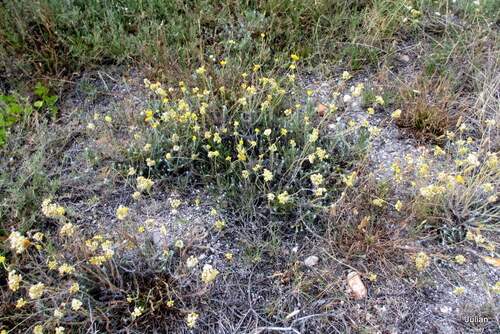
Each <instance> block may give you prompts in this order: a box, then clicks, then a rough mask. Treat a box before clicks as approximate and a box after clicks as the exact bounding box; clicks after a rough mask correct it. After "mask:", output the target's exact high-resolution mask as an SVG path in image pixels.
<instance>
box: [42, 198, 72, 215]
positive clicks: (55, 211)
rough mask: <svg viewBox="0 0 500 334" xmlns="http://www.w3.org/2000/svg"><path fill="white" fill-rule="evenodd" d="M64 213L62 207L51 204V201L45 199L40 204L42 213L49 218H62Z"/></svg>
mask: <svg viewBox="0 0 500 334" xmlns="http://www.w3.org/2000/svg"><path fill="white" fill-rule="evenodd" d="M65 212H66V211H65V210H64V208H63V207H62V206H59V205H57V204H56V203H52V200H51V199H49V198H47V199H44V200H43V202H42V213H43V214H44V215H45V216H47V217H49V218H57V217H60V216H63V215H64V213H65Z"/></svg>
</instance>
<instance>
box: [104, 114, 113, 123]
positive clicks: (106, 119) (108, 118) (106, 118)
mask: <svg viewBox="0 0 500 334" xmlns="http://www.w3.org/2000/svg"><path fill="white" fill-rule="evenodd" d="M104 120H105V121H106V122H108V123H111V122H112V121H113V118H111V117H110V116H106V117H104Z"/></svg>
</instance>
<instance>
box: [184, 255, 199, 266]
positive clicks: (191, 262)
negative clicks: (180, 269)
mask: <svg viewBox="0 0 500 334" xmlns="http://www.w3.org/2000/svg"><path fill="white" fill-rule="evenodd" d="M197 264H198V258H197V257H196V256H190V257H189V258H188V259H187V261H186V266H187V267H188V268H192V267H194V266H196V265H197Z"/></svg>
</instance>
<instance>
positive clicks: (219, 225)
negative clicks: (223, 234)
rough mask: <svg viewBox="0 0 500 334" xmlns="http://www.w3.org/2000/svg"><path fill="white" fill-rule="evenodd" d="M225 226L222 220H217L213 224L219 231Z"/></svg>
mask: <svg viewBox="0 0 500 334" xmlns="http://www.w3.org/2000/svg"><path fill="white" fill-rule="evenodd" d="M225 225H226V224H225V223H224V222H223V221H222V220H217V221H216V222H215V227H216V228H217V229H219V230H222V229H223V228H224V226H225Z"/></svg>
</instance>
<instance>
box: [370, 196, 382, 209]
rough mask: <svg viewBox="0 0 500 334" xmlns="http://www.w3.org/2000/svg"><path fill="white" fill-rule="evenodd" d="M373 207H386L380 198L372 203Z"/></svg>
mask: <svg viewBox="0 0 500 334" xmlns="http://www.w3.org/2000/svg"><path fill="white" fill-rule="evenodd" d="M372 203H373V205H376V206H380V207H381V206H383V205H384V201H383V200H382V199H380V198H375V199H374V200H373V201H372Z"/></svg>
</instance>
